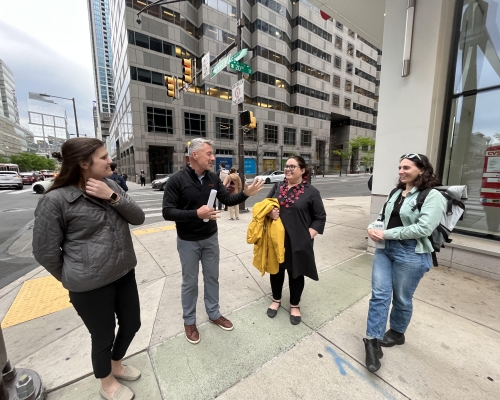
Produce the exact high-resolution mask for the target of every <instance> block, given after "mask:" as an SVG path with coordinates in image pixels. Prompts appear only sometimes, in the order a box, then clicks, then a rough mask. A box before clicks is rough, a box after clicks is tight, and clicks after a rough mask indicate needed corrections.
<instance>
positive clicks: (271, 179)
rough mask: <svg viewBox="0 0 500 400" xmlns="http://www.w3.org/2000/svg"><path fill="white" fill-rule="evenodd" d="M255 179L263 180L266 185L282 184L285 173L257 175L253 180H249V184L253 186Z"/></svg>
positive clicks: (271, 172)
mask: <svg viewBox="0 0 500 400" xmlns="http://www.w3.org/2000/svg"><path fill="white" fill-rule="evenodd" d="M254 179H260V180H263V181H264V183H275V182H282V181H283V180H284V179H285V173H284V172H283V171H267V172H264V173H263V174H260V175H257V176H256V177H255V178H253V179H251V178H250V179H248V184H251V183H252V182H253V181H254Z"/></svg>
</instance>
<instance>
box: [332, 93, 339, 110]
mask: <svg viewBox="0 0 500 400" xmlns="http://www.w3.org/2000/svg"><path fill="white" fill-rule="evenodd" d="M332 99H333V102H332V104H333V105H334V106H336V107H339V106H340V97H339V95H338V94H332Z"/></svg>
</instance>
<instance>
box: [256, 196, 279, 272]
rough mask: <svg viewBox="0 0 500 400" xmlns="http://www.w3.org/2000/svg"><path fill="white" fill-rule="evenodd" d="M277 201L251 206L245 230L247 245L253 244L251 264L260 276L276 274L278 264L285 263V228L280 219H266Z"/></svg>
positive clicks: (266, 201)
mask: <svg viewBox="0 0 500 400" xmlns="http://www.w3.org/2000/svg"><path fill="white" fill-rule="evenodd" d="M274 207H278V208H279V207H280V205H279V203H278V200H277V199H264V200H262V201H261V202H259V203H256V204H255V205H254V206H253V211H252V216H253V218H252V222H250V225H249V226H248V230H247V243H249V244H252V243H253V244H254V246H253V260H252V264H253V266H254V267H255V268H257V269H258V270H259V271H260V272H261V273H262V275H264V274H265V273H266V272H268V273H270V274H276V273H278V271H279V264H280V263H282V262H283V261H285V228H284V227H283V223H282V222H281V219H279V218H278V219H277V220H273V219H271V218H267V214H268V213H269V212H270V211H272V210H273V208H274Z"/></svg>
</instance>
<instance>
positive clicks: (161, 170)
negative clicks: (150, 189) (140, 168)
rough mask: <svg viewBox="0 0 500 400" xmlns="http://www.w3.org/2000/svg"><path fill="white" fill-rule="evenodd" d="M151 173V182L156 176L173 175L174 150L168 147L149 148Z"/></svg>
mask: <svg viewBox="0 0 500 400" xmlns="http://www.w3.org/2000/svg"><path fill="white" fill-rule="evenodd" d="M148 153H149V171H150V174H151V175H150V178H151V180H152V181H153V180H155V179H156V174H172V173H173V172H174V148H173V147H167V146H149V149H148Z"/></svg>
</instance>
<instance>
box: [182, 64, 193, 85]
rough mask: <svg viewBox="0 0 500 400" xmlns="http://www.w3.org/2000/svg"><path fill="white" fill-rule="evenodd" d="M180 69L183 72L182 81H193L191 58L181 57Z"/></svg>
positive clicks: (189, 82)
mask: <svg viewBox="0 0 500 400" xmlns="http://www.w3.org/2000/svg"><path fill="white" fill-rule="evenodd" d="M182 67H183V68H182V71H183V74H184V77H183V80H184V82H186V83H188V84H191V82H193V75H192V70H191V59H190V58H183V59H182Z"/></svg>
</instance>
